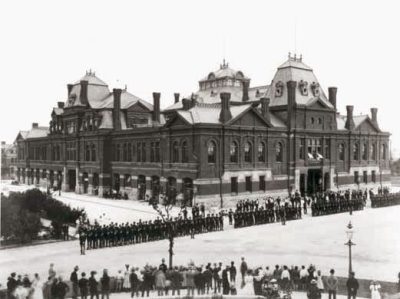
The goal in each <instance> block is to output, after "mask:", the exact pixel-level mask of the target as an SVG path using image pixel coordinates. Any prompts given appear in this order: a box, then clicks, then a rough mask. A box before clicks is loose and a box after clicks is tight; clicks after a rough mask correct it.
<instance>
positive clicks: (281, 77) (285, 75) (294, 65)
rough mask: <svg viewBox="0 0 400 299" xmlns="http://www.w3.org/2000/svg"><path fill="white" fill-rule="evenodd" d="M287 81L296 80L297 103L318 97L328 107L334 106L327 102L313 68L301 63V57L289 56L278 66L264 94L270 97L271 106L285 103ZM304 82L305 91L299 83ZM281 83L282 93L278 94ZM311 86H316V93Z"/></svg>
mask: <svg viewBox="0 0 400 299" xmlns="http://www.w3.org/2000/svg"><path fill="white" fill-rule="evenodd" d="M288 81H296V82H297V87H296V103H297V104H299V105H309V103H310V100H313V99H315V98H319V99H320V100H321V101H322V102H323V103H324V104H325V105H326V106H327V107H328V108H331V109H333V108H334V107H333V106H332V104H331V103H330V102H329V100H328V98H327V96H326V95H325V93H324V90H323V88H322V87H321V85H320V84H319V82H318V79H317V77H316V76H315V75H314V72H313V70H312V69H311V68H310V67H309V66H307V65H306V64H304V63H303V60H302V58H296V57H290V56H289V58H288V60H287V61H286V62H284V63H283V64H282V65H281V66H279V67H278V69H277V71H276V73H275V76H274V78H273V80H272V82H271V85H270V88H268V89H267V91H266V93H265V96H266V97H268V98H270V99H271V106H281V105H287V86H286V83H287V82H288ZM301 83H304V84H305V89H306V92H305V93H304V92H302V91H301V90H300V88H301V86H300V84H301ZM279 84H281V85H282V93H280V94H279V92H277V89H278V88H279V87H278V85H279ZM312 86H317V89H318V94H314V93H313V91H312Z"/></svg>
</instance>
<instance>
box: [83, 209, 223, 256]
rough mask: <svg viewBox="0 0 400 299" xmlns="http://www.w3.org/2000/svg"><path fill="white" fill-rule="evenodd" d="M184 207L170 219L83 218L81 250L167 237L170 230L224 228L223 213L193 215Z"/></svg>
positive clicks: (185, 231)
mask: <svg viewBox="0 0 400 299" xmlns="http://www.w3.org/2000/svg"><path fill="white" fill-rule="evenodd" d="M187 213H188V212H187V210H186V209H184V210H183V213H182V215H179V216H178V217H175V218H173V219H171V220H169V219H168V220H167V221H163V220H162V219H160V218H159V217H158V218H157V219H155V220H153V221H152V220H149V221H142V220H140V219H139V221H138V222H132V223H128V222H127V223H120V224H118V223H114V222H111V223H110V224H109V225H100V224H98V223H97V222H95V223H94V224H93V225H90V224H89V222H88V221H86V222H85V221H82V223H81V224H80V225H79V228H78V233H79V242H80V247H81V254H85V250H89V249H97V248H104V247H113V246H122V245H129V244H138V243H144V242H151V241H157V240H163V239H167V238H168V237H169V235H170V234H171V233H173V235H174V237H181V236H189V235H190V236H191V237H192V238H194V235H195V234H201V233H207V232H213V231H220V230H223V228H224V223H223V215H222V213H219V214H207V215H206V214H205V213H201V214H200V213H196V212H194V213H193V211H192V214H193V216H194V217H193V218H192V217H188V215H187Z"/></svg>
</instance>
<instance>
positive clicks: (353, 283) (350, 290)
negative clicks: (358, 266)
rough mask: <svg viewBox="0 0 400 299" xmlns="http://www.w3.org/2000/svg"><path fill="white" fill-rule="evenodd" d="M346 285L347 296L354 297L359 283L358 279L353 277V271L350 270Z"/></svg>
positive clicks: (354, 298)
mask: <svg viewBox="0 0 400 299" xmlns="http://www.w3.org/2000/svg"><path fill="white" fill-rule="evenodd" d="M346 286H347V298H348V299H350V298H353V299H356V296H357V291H358V288H359V284H358V280H357V279H356V278H355V273H354V272H350V277H349V279H347V282H346Z"/></svg>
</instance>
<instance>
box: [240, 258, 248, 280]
mask: <svg viewBox="0 0 400 299" xmlns="http://www.w3.org/2000/svg"><path fill="white" fill-rule="evenodd" d="M247 269H248V268H247V263H246V261H245V260H244V257H242V263H241V264H240V274H242V286H244V285H245V282H244V278H245V276H246V272H247Z"/></svg>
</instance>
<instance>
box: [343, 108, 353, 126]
mask: <svg viewBox="0 0 400 299" xmlns="http://www.w3.org/2000/svg"><path fill="white" fill-rule="evenodd" d="M346 110H347V119H346V123H345V125H344V127H345V128H346V129H347V130H349V131H351V130H354V127H355V125H354V119H353V110H354V106H352V105H349V106H346Z"/></svg>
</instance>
